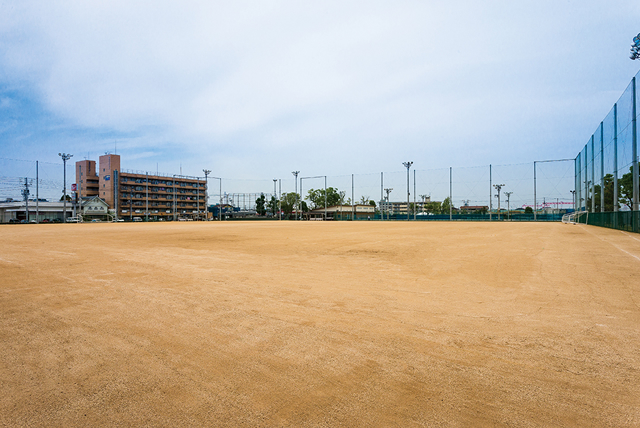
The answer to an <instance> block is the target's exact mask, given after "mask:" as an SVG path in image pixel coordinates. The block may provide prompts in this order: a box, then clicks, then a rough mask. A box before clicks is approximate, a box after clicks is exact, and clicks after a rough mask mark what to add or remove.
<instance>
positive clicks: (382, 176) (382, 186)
mask: <svg viewBox="0 0 640 428" xmlns="http://www.w3.org/2000/svg"><path fill="white" fill-rule="evenodd" d="M383 192H384V172H381V173H380V217H381V219H382V220H384V212H383V211H382V203H383V201H384V194H383Z"/></svg>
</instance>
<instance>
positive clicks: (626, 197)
mask: <svg viewBox="0 0 640 428" xmlns="http://www.w3.org/2000/svg"><path fill="white" fill-rule="evenodd" d="M618 185H619V186H620V190H619V192H618V201H619V202H621V203H622V204H624V205H626V206H627V207H628V208H629V209H630V210H632V209H633V167H630V168H629V172H628V173H626V174H624V175H623V176H622V178H620V179H619V180H618ZM594 187H595V186H594ZM605 195H606V193H605Z"/></svg>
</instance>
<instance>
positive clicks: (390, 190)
mask: <svg viewBox="0 0 640 428" xmlns="http://www.w3.org/2000/svg"><path fill="white" fill-rule="evenodd" d="M384 191H385V192H386V193H387V206H386V207H385V208H386V209H387V220H391V210H390V209H389V194H390V193H391V192H392V191H393V187H389V188H386V189H384Z"/></svg>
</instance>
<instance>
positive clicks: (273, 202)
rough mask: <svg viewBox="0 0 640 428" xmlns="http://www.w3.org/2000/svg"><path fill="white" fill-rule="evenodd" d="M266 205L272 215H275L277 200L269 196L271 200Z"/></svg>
mask: <svg viewBox="0 0 640 428" xmlns="http://www.w3.org/2000/svg"><path fill="white" fill-rule="evenodd" d="M267 206H268V208H269V211H270V212H271V214H272V215H274V216H275V215H276V214H277V213H278V200H277V199H276V197H275V196H271V200H270V201H269V204H268V205H267Z"/></svg>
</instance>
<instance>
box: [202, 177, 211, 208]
mask: <svg viewBox="0 0 640 428" xmlns="http://www.w3.org/2000/svg"><path fill="white" fill-rule="evenodd" d="M202 172H204V219H205V221H206V220H209V174H211V170H210V169H203V170H202Z"/></svg>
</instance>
